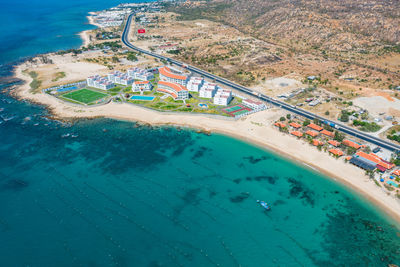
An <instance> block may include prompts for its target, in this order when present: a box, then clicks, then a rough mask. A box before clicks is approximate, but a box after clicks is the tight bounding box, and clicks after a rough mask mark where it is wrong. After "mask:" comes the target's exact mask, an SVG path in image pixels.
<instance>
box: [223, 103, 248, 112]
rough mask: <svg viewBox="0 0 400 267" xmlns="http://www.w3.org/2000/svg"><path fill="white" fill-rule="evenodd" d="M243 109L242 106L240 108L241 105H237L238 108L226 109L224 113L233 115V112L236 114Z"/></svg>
mask: <svg viewBox="0 0 400 267" xmlns="http://www.w3.org/2000/svg"><path fill="white" fill-rule="evenodd" d="M243 108H244V107H242V106H240V105H236V106H233V107H229V108H224V111H225V112H226V113H232V112H235V111H237V110H240V109H243Z"/></svg>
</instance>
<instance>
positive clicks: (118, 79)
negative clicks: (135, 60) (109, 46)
mask: <svg viewBox="0 0 400 267" xmlns="http://www.w3.org/2000/svg"><path fill="white" fill-rule="evenodd" d="M107 77H108V80H109V81H110V82H113V83H118V84H122V85H131V84H132V83H133V81H134V79H133V77H131V76H129V75H128V74H127V73H122V72H120V71H117V70H116V71H113V72H111V73H109V74H108V75H107Z"/></svg>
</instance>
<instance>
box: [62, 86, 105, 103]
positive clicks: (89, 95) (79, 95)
mask: <svg viewBox="0 0 400 267" xmlns="http://www.w3.org/2000/svg"><path fill="white" fill-rule="evenodd" d="M106 96H108V94H105V93H100V92H97V91H92V90H89V89H81V90H78V91H74V92H71V93H66V94H64V95H62V97H64V98H67V99H72V100H75V101H78V102H80V103H85V104H89V103H92V102H94V101H96V100H99V99H102V98H104V97H106Z"/></svg>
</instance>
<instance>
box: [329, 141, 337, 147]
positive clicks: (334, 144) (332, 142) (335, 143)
mask: <svg viewBox="0 0 400 267" xmlns="http://www.w3.org/2000/svg"><path fill="white" fill-rule="evenodd" d="M328 144H330V145H332V146H334V147H338V146H340V143H339V142H338V141H336V140H329V141H328Z"/></svg>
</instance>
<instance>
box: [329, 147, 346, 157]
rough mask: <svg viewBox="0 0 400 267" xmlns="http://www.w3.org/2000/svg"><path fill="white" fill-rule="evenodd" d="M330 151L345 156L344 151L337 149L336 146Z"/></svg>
mask: <svg viewBox="0 0 400 267" xmlns="http://www.w3.org/2000/svg"><path fill="white" fill-rule="evenodd" d="M329 153H332V154H333V155H335V156H339V157H341V156H343V152H342V151H341V150H339V149H336V148H332V149H330V150H329Z"/></svg>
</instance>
